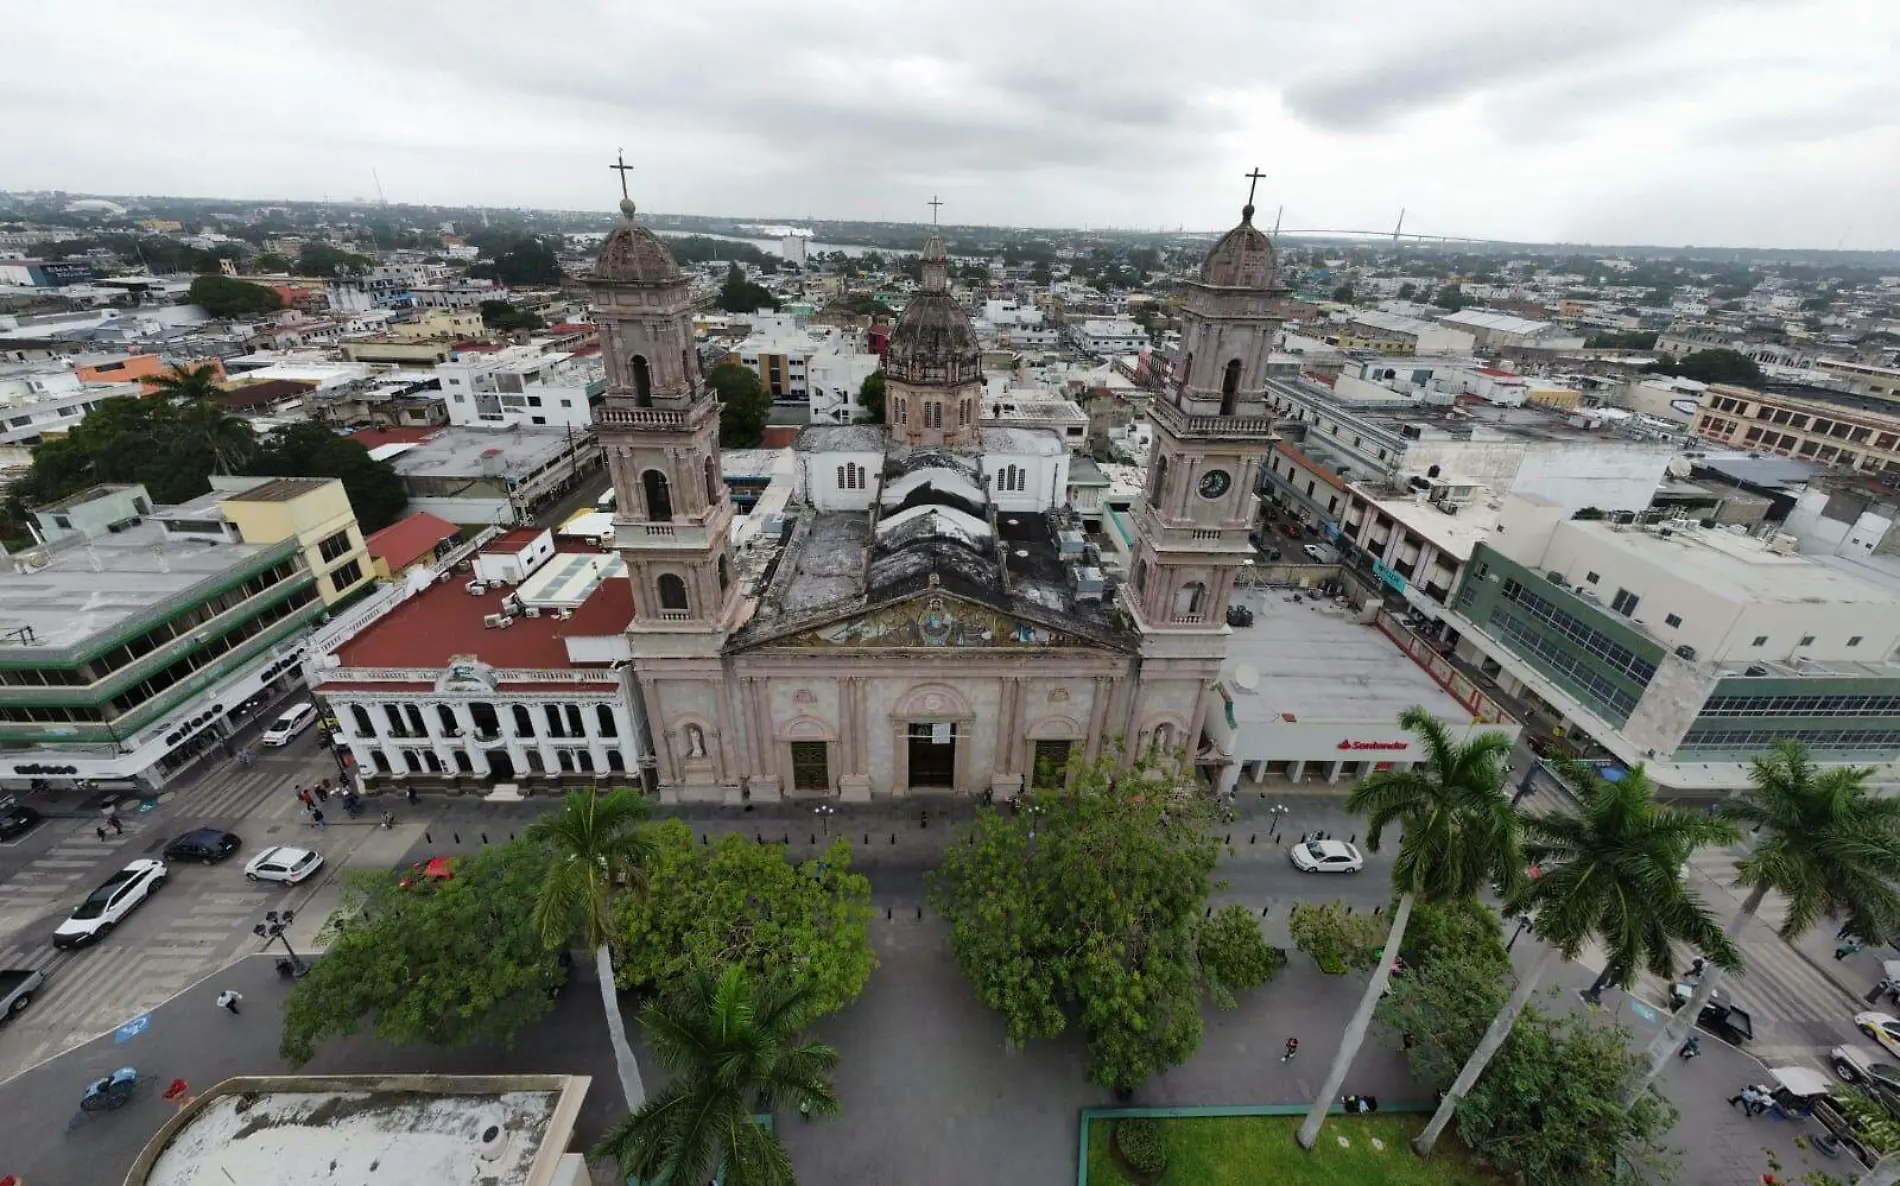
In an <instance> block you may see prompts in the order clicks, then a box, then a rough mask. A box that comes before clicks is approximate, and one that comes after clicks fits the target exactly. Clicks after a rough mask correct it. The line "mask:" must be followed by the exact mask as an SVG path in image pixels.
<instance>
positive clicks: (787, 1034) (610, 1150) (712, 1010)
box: [593, 965, 838, 1186]
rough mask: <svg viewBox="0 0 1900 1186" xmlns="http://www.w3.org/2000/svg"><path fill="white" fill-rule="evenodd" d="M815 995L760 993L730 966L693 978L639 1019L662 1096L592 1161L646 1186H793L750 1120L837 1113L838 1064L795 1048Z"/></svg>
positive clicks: (776, 983)
mask: <svg viewBox="0 0 1900 1186" xmlns="http://www.w3.org/2000/svg"><path fill="white" fill-rule="evenodd" d="M813 997H814V993H813V991H812V987H811V985H810V984H808V983H797V984H793V983H788V982H786V981H783V980H765V981H758V980H754V979H753V978H751V977H750V976H748V975H747V974H746V972H745V970H744V969H743V968H740V967H738V966H736V965H728V966H726V967H725V968H724V969H721V970H719V971H714V970H712V969H709V968H700V969H698V970H696V971H695V972H694V973H693V974H692V976H691V978H690V979H689V980H688V981H687V983H686V985H685V986H684V987H683V988H682V989H681V990H680V992H679V993H678V995H676V996H672V997H668V998H665V999H663V1000H660V1001H656V1002H654V1003H653V1004H652V1005H650V1006H648V1008H647V1010H646V1012H645V1013H644V1014H643V1015H642V1016H641V1021H642V1022H643V1023H644V1024H645V1025H646V1029H647V1037H648V1039H649V1040H650V1041H651V1042H652V1044H653V1056H654V1058H656V1059H657V1060H658V1061H659V1063H660V1065H661V1066H663V1067H665V1068H666V1069H667V1070H669V1071H671V1072H673V1077H672V1078H671V1079H670V1080H669V1081H668V1082H667V1085H666V1086H665V1087H663V1088H661V1089H660V1090H659V1092H658V1093H657V1094H655V1095H654V1097H653V1098H652V1099H650V1100H648V1101H647V1102H646V1103H645V1104H644V1105H642V1106H641V1107H640V1108H639V1109H638V1110H637V1111H634V1112H632V1113H631V1114H629V1115H628V1116H627V1117H626V1118H625V1119H623V1120H622V1121H620V1123H618V1124H616V1125H614V1126H613V1127H612V1128H611V1129H608V1130H607V1133H606V1135H604V1136H603V1137H601V1138H600V1143H599V1144H598V1145H596V1146H595V1147H594V1153H593V1155H594V1156H595V1157H596V1158H601V1157H612V1158H613V1159H614V1160H615V1161H616V1162H618V1163H619V1165H620V1172H621V1173H622V1174H626V1175H628V1176H630V1177H632V1178H634V1179H637V1180H638V1181H640V1182H643V1183H646V1184H647V1186H699V1183H701V1182H704V1181H705V1180H706V1179H707V1177H708V1175H710V1174H713V1173H715V1172H717V1173H719V1174H720V1175H721V1181H723V1182H725V1183H727V1184H728V1186H790V1184H791V1182H792V1180H793V1178H792V1163H791V1159H790V1158H788V1157H787V1156H786V1154H785V1147H784V1146H783V1145H781V1144H780V1143H779V1140H778V1137H777V1136H775V1135H773V1133H772V1132H770V1131H769V1130H767V1129H765V1128H762V1127H760V1126H759V1125H757V1124H754V1123H752V1119H751V1114H752V1112H753V1111H754V1110H758V1109H762V1110H764V1111H768V1112H769V1111H771V1110H772V1109H773V1108H776V1107H778V1106H780V1105H790V1106H793V1107H797V1108H798V1109H799V1110H800V1111H808V1112H816V1113H818V1114H820V1115H824V1116H829V1115H832V1114H835V1113H836V1112H837V1111H838V1097H837V1096H836V1095H835V1094H833V1092H832V1089H831V1081H830V1074H831V1071H832V1068H834V1067H836V1066H837V1065H838V1052H837V1051H836V1050H834V1049H832V1048H831V1047H830V1046H827V1045H824V1044H823V1043H820V1042H801V1041H799V1032H800V1031H801V1030H803V1029H804V1028H805V1024H806V1023H807V1022H808V1021H809V1020H810V1018H811V1010H812V1003H813Z"/></svg>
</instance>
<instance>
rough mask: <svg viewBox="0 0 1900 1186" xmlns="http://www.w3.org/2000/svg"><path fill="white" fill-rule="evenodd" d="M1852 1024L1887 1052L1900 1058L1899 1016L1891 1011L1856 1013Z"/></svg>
mask: <svg viewBox="0 0 1900 1186" xmlns="http://www.w3.org/2000/svg"><path fill="white" fill-rule="evenodd" d="M1854 1026H1855V1028H1856V1029H1858V1030H1860V1032H1861V1033H1863V1034H1866V1035H1867V1036H1868V1037H1870V1038H1872V1039H1873V1040H1874V1041H1876V1042H1878V1043H1880V1045H1881V1048H1882V1049H1884V1050H1886V1052H1887V1053H1888V1054H1891V1055H1893V1056H1894V1057H1895V1058H1900V1017H1895V1016H1894V1015H1893V1014H1891V1013H1856V1014H1854Z"/></svg>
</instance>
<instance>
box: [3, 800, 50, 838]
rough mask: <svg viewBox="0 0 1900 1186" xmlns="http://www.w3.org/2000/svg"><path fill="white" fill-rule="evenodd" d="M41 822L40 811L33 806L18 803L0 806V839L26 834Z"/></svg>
mask: <svg viewBox="0 0 1900 1186" xmlns="http://www.w3.org/2000/svg"><path fill="white" fill-rule="evenodd" d="M39 822H40V813H39V812H37V811H35V810H33V809H32V808H31V807H22V806H20V805H19V804H18V803H9V804H7V805H6V806H4V807H0V840H11V839H13V838H14V837H15V836H24V835H26V834H27V833H28V832H31V831H32V830H33V829H34V828H36V827H38V826H39Z"/></svg>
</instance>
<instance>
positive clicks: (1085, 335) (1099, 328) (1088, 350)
mask: <svg viewBox="0 0 1900 1186" xmlns="http://www.w3.org/2000/svg"><path fill="white" fill-rule="evenodd" d="M1069 338H1070V340H1071V341H1073V342H1074V343H1075V346H1076V349H1078V350H1081V351H1082V352H1083V353H1085V354H1098V355H1099V354H1129V353H1132V352H1134V351H1137V350H1140V349H1141V348H1142V347H1143V346H1146V345H1147V344H1148V331H1147V330H1144V329H1142V328H1141V326H1140V325H1139V324H1137V323H1136V322H1133V321H1129V320H1126V319H1123V318H1114V319H1110V320H1100V321H1097V320H1088V321H1084V322H1082V323H1081V324H1080V325H1073V324H1072V325H1070V326H1069Z"/></svg>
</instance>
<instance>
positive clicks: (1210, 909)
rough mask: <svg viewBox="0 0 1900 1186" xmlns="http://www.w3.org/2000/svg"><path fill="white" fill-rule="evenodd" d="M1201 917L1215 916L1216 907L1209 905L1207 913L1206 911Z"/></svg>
mask: <svg viewBox="0 0 1900 1186" xmlns="http://www.w3.org/2000/svg"><path fill="white" fill-rule="evenodd" d="M1201 917H1202V918H1212V917H1214V908H1213V907H1212V906H1209V907H1208V908H1207V913H1205V914H1203V915H1201Z"/></svg>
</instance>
